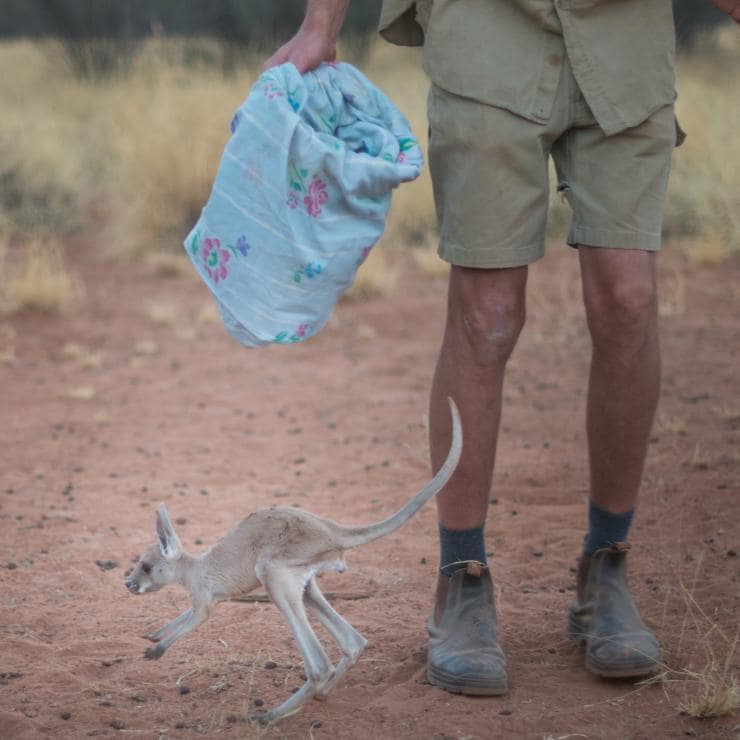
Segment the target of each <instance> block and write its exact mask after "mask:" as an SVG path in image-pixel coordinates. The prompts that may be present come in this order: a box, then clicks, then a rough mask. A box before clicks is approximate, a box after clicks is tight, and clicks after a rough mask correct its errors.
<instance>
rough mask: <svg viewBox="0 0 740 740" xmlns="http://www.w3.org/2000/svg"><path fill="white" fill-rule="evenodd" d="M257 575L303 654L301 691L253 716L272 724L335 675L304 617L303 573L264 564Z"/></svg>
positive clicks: (302, 570) (297, 706) (299, 569)
mask: <svg viewBox="0 0 740 740" xmlns="http://www.w3.org/2000/svg"><path fill="white" fill-rule="evenodd" d="M261 571H262V572H260V573H258V575H259V577H260V580H261V581H262V583H263V584H264V586H265V589H266V590H267V593H268V594H269V595H270V598H271V599H272V601H273V603H274V604H275V606H277V608H278V609H280V612H281V613H282V615H283V617H285V621H286V622H287V623H288V627H290V631H291V632H292V633H293V637H294V638H295V641H296V642H297V643H298V647H299V648H300V651H301V653H302V655H303V662H304V666H305V671H306V676H307V680H306V683H305V684H303V686H301V688H300V689H299V690H298V691H296V693H295V694H293V695H292V696H291V697H290V698H288V699H286V701H284V702H283V703H282V704H280V705H279V706H277V707H275V708H274V709H270V710H269V711H267V712H265V713H264V714H262V715H258V716H256V717H254V719H259V720H260V721H261V722H271V721H274V720H276V719H280V718H281V717H285V716H287V715H288V714H292V713H293V712H295V711H296V710H297V709H298V708H299V707H300V706H301V704H303V703H304V702H305V701H307V700H308V699H310V698H311V697H312V696H313V695H314V694H315V693H316V692H317V690H318V689H319V687H320V686H324V685H325V684H326V682H327V681H329V680H330V679H331V677H332V676H333V675H334V666H332V664H331V661H330V660H329V658H328V657H327V656H326V653H325V652H324V648H322V647H321V643H320V642H319V638H318V637H316V634H315V633H314V631H313V629H312V628H311V625H310V623H309V621H308V617H307V616H306V610H305V608H304V605H303V589H304V587H305V584H306V572H305V570H304V569H302V568H291V567H289V566H284V565H278V566H276V565H264V566H263V567H262V568H261Z"/></svg>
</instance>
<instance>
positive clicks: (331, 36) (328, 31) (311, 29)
mask: <svg viewBox="0 0 740 740" xmlns="http://www.w3.org/2000/svg"><path fill="white" fill-rule="evenodd" d="M349 2H350V0H309V3H308V7H307V8H306V17H305V18H304V20H303V23H302V24H301V27H300V28H299V29H298V33H297V34H296V35H295V36H293V38H292V39H291V40H290V41H288V42H287V43H286V44H284V45H283V46H281V47H280V48H279V49H278V50H277V51H276V52H275V53H274V54H273V55H272V56H271V57H270V58H269V59H268V60H267V61H266V62H265V63H264V64H263V65H262V69H263V71H264V70H266V69H270V67H276V66H277V65H278V64H283V63H284V62H292V63H293V64H294V65H295V66H296V68H297V69H298V71H299V72H300V73H301V74H303V73H304V72H308V71H309V70H312V69H314V67H318V66H319V64H321V62H333V61H334V60H335V59H336V56H337V36H338V35H339V30H340V29H341V27H342V23H343V21H344V15H345V13H346V12H347V6H348V5H349Z"/></svg>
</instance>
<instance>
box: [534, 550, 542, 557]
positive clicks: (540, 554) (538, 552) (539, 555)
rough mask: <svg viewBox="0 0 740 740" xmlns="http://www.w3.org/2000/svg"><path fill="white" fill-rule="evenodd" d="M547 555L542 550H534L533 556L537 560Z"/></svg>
mask: <svg viewBox="0 0 740 740" xmlns="http://www.w3.org/2000/svg"><path fill="white" fill-rule="evenodd" d="M544 554H545V553H544V552H542V550H532V555H534V556H535V557H536V558H541V557H542V556H543V555H544Z"/></svg>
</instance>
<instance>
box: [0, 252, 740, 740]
mask: <svg viewBox="0 0 740 740" xmlns="http://www.w3.org/2000/svg"><path fill="white" fill-rule="evenodd" d="M677 251H678V250H675V249H671V248H670V247H668V248H667V249H666V250H665V253H664V255H663V257H662V268H661V272H662V283H663V290H664V301H663V306H662V309H663V311H662V313H663V314H664V315H663V319H662V325H663V326H662V328H663V348H664V383H663V391H662V398H661V404H660V410H659V415H658V421H657V422H656V427H655V432H654V436H653V438H652V440H651V449H650V457H649V462H648V466H647V471H646V476H645V487H644V493H643V496H642V498H641V503H640V508H639V512H638V516H637V517H636V523H635V526H634V529H633V552H632V554H631V556H630V557H631V579H632V584H633V590H634V592H635V594H636V598H637V600H638V603H639V604H640V605H641V610H642V614H643V617H644V618H645V620H646V622H647V623H648V624H649V625H651V626H652V627H653V628H654V629H655V630H656V631H657V633H658V635H659V636H660V638H661V639H662V641H663V645H664V648H665V660H666V663H667V664H668V665H669V666H670V667H671V668H673V669H675V670H679V669H681V668H682V667H684V666H693V667H695V668H696V667H698V668H701V666H702V665H703V661H704V657H705V656H704V652H703V650H702V640H701V635H703V634H704V633H705V632H707V631H709V629H710V626H711V624H716V625H718V627H719V628H721V630H722V631H723V632H724V634H726V635H727V636H728V637H730V638H732V637H734V635H735V633H736V630H737V628H738V606H739V596H740V589H738V581H739V576H740V568H739V565H740V557H738V556H737V554H736V553H737V552H738V551H740V518H739V514H740V500H739V498H738V493H739V492H740V483H739V481H740V452H739V450H740V447H739V445H738V442H739V441H740V373H739V372H738V368H739V367H740V358H739V357H738V349H739V343H738V323H737V319H738V315H740V310H739V309H740V300H738V299H739V298H740V289H739V288H738V285H740V283H739V282H738V280H737V278H738V276H739V273H740V269H738V267H737V266H733V265H724V266H722V267H715V268H707V267H696V266H691V265H688V264H686V263H685V262H684V261H683V260H682V258H681V257H680V256H679V254H678V253H677ZM70 254H71V258H70V267H71V269H72V270H73V272H74V273H75V274H76V275H77V277H78V279H79V281H80V282H81V284H82V285H83V286H84V296H81V297H80V298H79V299H78V300H77V302H76V303H75V305H73V306H72V307H71V308H70V309H68V310H67V311H65V312H64V313H63V314H62V315H60V316H56V317H54V316H50V317H45V316H38V315H36V316H34V315H20V316H16V317H12V318H9V319H6V320H5V321H3V322H0V342H1V343H2V346H0V352H2V354H3V357H4V360H5V361H4V363H3V364H1V365H0V409H2V420H3V423H2V425H1V426H0V450H2V452H0V461H1V465H0V475H1V476H2V479H1V481H0V531H1V532H2V538H1V539H0V565H1V566H2V567H0V585H1V593H2V598H1V601H0V605H1V608H2V611H1V613H0V618H1V619H0V640H1V643H0V645H1V647H0V737H2V738H13V740H15V739H16V738H18V739H20V738H38V737H47V736H55V737H60V738H81V737H85V736H93V735H115V734H128V735H130V736H134V737H145V738H157V737H168V738H170V737H171V738H190V737H198V736H200V737H202V736H207V737H210V736H214V737H215V736H226V737H260V736H265V737H268V738H279V737H285V738H307V737H313V738H316V739H318V738H322V737H325V738H332V739H333V738H352V739H353V740H357V739H358V738H359V739H364V738H437V739H438V740H441V739H442V738H450V739H452V738H458V739H460V738H476V739H483V738H499V737H503V738H543V737H545V738H547V737H552V738H559V737H577V738H646V739H647V738H664V737H665V738H678V737H683V736H684V735H695V736H697V737H705V738H710V737H711V738H720V737H731V736H733V734H734V733H736V732H737V731H738V719H737V718H736V717H725V718H721V719H710V720H699V719H694V718H692V717H689V716H686V715H685V714H681V713H680V712H679V708H678V704H679V703H680V702H681V701H682V699H683V698H684V690H685V689H688V690H689V692H691V691H692V686H691V685H688V684H686V683H685V682H683V683H681V682H679V683H669V684H667V685H666V686H664V687H661V686H648V687H642V688H640V687H635V686H633V685H632V684H630V683H629V682H609V681H603V680H599V679H596V678H595V677H592V676H590V675H589V674H587V673H586V672H585V670H584V669H583V668H582V656H581V653H580V650H579V648H578V647H577V646H575V645H573V644H571V643H570V642H569V641H568V639H566V637H565V634H564V626H565V620H564V614H565V609H566V606H567V604H568V602H569V600H570V599H571V598H572V593H571V591H572V588H573V572H572V567H573V566H574V564H575V559H576V556H577V552H578V548H579V544H580V541H581V537H582V532H583V527H584V519H585V511H586V506H585V504H586V463H585V455H584V430H583V422H582V416H583V410H584V389H585V378H586V375H587V370H588V362H589V342H588V337H587V333H586V329H585V324H584V320H583V316H582V311H581V308H580V301H579V287H578V275H577V264H576V260H575V259H574V256H573V254H572V253H571V252H570V250H567V249H562V248H559V247H553V248H551V250H550V253H549V254H548V256H547V257H546V259H545V260H544V261H543V262H542V263H540V264H538V265H536V266H535V267H534V269H533V270H532V277H531V282H530V287H529V320H528V324H527V327H526V328H525V331H524V334H523V336H522V339H521V342H520V345H519V346H518V348H517V350H516V352H515V354H514V357H513V358H512V361H511V366H510V371H509V375H508V379H507V384H506V404H505V410H504V419H503V433H502V438H501V443H500V451H499V462H498V468H497V471H496V476H495V482H494V487H493V491H492V494H491V495H492V497H495V498H492V500H491V507H490V516H489V521H488V530H487V538H488V545H489V550H490V551H491V552H492V556H491V558H490V559H491V562H492V568H493V572H494V574H495V580H496V585H497V599H498V605H499V621H500V629H501V635H502V642H503V646H504V649H505V651H506V654H507V658H508V661H509V668H510V684H511V690H510V693H509V695H508V696H506V697H501V698H467V697H461V696H454V695H450V694H446V693H444V692H443V691H441V690H439V689H437V688H435V687H432V686H430V685H428V684H427V683H426V682H425V680H424V664H425V629H424V622H425V619H426V616H427V613H428V611H429V607H430V602H431V593H432V587H433V583H434V580H435V571H436V562H437V546H436V538H435V528H436V525H435V512H434V506H432V505H427V506H425V507H424V509H423V510H422V511H421V512H420V513H419V514H418V515H417V516H416V517H415V518H414V519H412V520H411V521H410V522H409V523H408V524H407V525H406V526H405V527H404V528H403V529H402V530H400V531H398V532H397V533H395V534H394V535H392V536H390V537H388V538H386V539H384V540H380V541H378V542H375V543H373V544H372V545H368V546H366V547H365V548H362V549H360V550H356V551H352V552H350V553H349V554H348V562H349V566H350V571H349V573H348V574H344V575H341V576H340V575H332V576H331V577H325V578H324V579H323V582H324V587H325V589H326V590H329V591H337V592H339V594H340V596H341V594H343V593H348V592H352V593H359V594H360V595H365V596H366V598H363V599H359V600H347V599H341V598H339V599H337V600H336V601H335V604H336V605H337V607H338V609H339V610H340V611H341V612H342V613H343V614H344V615H345V616H346V617H347V618H348V619H349V620H350V621H351V622H352V623H353V624H354V625H355V626H356V627H357V628H358V629H359V630H360V632H362V633H363V634H364V635H365V636H366V637H367V638H368V640H369V645H368V647H367V650H366V652H365V653H364V655H363V657H362V659H361V660H360V662H359V663H358V664H357V665H356V666H355V667H354V668H353V669H352V670H351V671H350V672H349V674H348V675H347V677H346V678H345V679H344V681H343V682H342V683H340V685H339V686H338V687H337V688H336V689H335V690H334V692H333V693H332V694H331V696H330V697H329V699H328V700H327V701H324V702H316V701H314V702H311V703H310V704H308V705H307V706H305V707H304V709H303V711H301V712H300V713H299V714H297V715H295V716H292V717H290V718H288V719H286V720H284V721H283V722H282V723H280V724H279V725H277V726H276V727H272V728H268V729H264V728H260V727H259V726H257V725H249V724H246V723H244V722H241V721H238V717H239V715H241V714H242V713H244V712H245V711H248V710H253V709H254V707H255V700H262V701H263V702H264V703H265V706H269V705H272V704H275V703H278V702H279V701H282V700H283V699H284V698H285V697H286V696H287V695H288V692H289V691H290V689H292V688H293V687H295V686H298V685H300V683H301V678H300V673H301V671H302V666H301V662H300V656H299V654H298V652H297V650H296V648H295V646H294V644H293V643H292V641H291V639H290V637H289V634H288V631H287V628H286V627H285V625H284V624H283V623H282V621H281V619H280V617H279V615H278V613H277V611H276V609H275V608H274V607H273V606H272V605H271V604H262V603H256V604H237V603H229V604H223V605H221V606H219V607H218V608H217V609H216V611H215V614H214V616H213V617H212V618H211V620H210V621H209V622H207V623H206V624H205V625H203V626H202V627H201V628H200V630H199V631H198V632H197V633H195V634H194V635H192V636H190V637H188V638H187V639H185V640H183V641H182V642H180V643H178V644H177V645H176V646H174V647H173V648H172V649H171V650H170V651H169V652H168V653H167V654H166V656H165V657H164V658H162V660H160V661H158V662H154V663H152V662H148V661H144V660H143V658H142V654H143V650H144V648H145V647H146V644H147V643H145V642H144V641H143V640H142V639H141V638H140V637H139V636H140V635H141V634H143V633H144V632H145V631H148V630H150V629H151V628H152V627H153V626H154V625H156V624H161V623H163V622H164V621H166V620H169V619H171V618H172V617H173V616H174V615H176V614H177V613H179V612H180V611H181V610H182V609H183V608H185V606H186V597H185V594H184V592H183V591H181V590H178V589H176V588H172V589H168V590H165V591H163V592H160V593H159V594H156V595H151V596H142V597H133V596H131V595H129V594H128V593H127V592H126V590H125V589H124V587H123V583H122V581H123V575H124V572H125V571H126V569H127V568H128V567H129V564H130V563H131V560H132V558H134V557H135V556H136V555H138V554H139V553H140V552H141V550H142V549H143V548H144V547H145V546H146V545H147V544H149V543H150V541H152V537H153V525H154V512H155V509H156V506H157V504H158V503H159V502H160V501H166V502H167V505H168V507H169V509H170V513H171V514H172V516H173V518H177V519H178V520H179V521H180V522H181V523H180V524H178V525H177V528H178V530H179V533H180V536H181V538H182V539H183V543H184V545H185V546H186V548H188V549H192V550H195V551H198V550H201V549H203V548H205V547H206V546H208V545H210V544H211V543H213V542H214V541H215V540H216V539H218V537H219V536H220V535H221V534H222V533H224V532H225V531H226V530H227V528H229V527H230V526H231V525H232V523H233V522H234V521H235V520H236V519H238V518H241V517H242V516H245V515H247V514H248V513H249V512H250V511H252V510H253V509H255V508H257V507H261V506H267V505H270V504H289V505H290V504H296V505H299V506H301V507H304V508H306V509H310V510H311V511H313V512H316V513H318V514H321V515H327V516H330V517H332V518H334V519H337V520H339V521H343V522H350V523H360V522H362V523H364V522H370V521H373V520H376V519H379V518H381V517H383V516H385V515H387V514H388V513H390V512H391V511H393V510H395V508H397V507H398V506H400V505H401V504H402V503H403V502H405V501H406V499H407V498H409V497H410V496H411V494H412V493H414V492H415V491H416V490H417V489H418V487H419V486H420V485H422V484H423V483H424V482H425V481H426V479H427V474H428V473H427V463H426V457H427V453H426V449H427V443H426V429H425V414H426V403H427V391H428V388H429V385H430V380H431V374H432V371H433V366H434V360H435V356H436V352H437V348H438V344H439V341H440V336H441V329H442V323H443V318H444V317H443V309H444V294H445V286H444V283H443V282H440V281H439V280H435V279H434V278H432V277H429V276H428V275H425V274H424V273H422V272H421V271H420V270H419V268H418V267H416V266H415V263H414V261H413V260H411V259H410V258H408V256H403V255H396V257H395V259H396V261H398V263H399V266H400V268H401V269H402V270H403V276H402V279H401V281H400V283H399V285H398V287H397V288H396V289H394V290H393V292H392V293H391V294H390V295H388V296H385V297H384V298H382V299H375V300H368V301H365V302H349V301H345V302H342V303H341V304H340V306H339V307H338V309H337V312H336V315H335V317H334V319H333V320H332V322H331V324H330V325H329V326H328V327H327V328H326V329H325V330H324V331H323V332H322V333H321V334H319V335H318V336H317V337H316V338H314V339H312V340H311V341H309V342H307V343H306V344H304V345H299V346H292V347H287V348H286V347H273V348H269V349H263V350H251V351H247V350H245V349H243V348H242V347H241V346H239V345H237V344H236V343H235V342H234V341H233V340H231V339H230V338H229V336H228V335H227V334H226V333H225V331H223V329H222V328H221V327H220V326H219V325H218V324H216V323H213V322H210V321H204V320H203V319H204V317H206V316H208V315H209V312H208V311H204V310H203V307H204V306H209V305H210V298H209V296H208V295H207V291H206V289H205V287H204V286H202V285H201V284H199V283H197V282H196V281H195V280H194V279H193V278H192V277H190V276H187V275H182V276H175V277H163V276H161V275H158V274H157V273H156V272H155V271H154V270H153V269H152V268H151V267H149V266H147V265H144V264H137V265H130V266H120V265H112V264H104V263H100V262H98V261H96V260H95V259H94V258H93V254H94V252H93V251H92V249H91V248H90V247H85V246H84V245H73V248H72V249H71V250H70ZM70 343H74V344H70ZM75 345H77V346H75ZM107 560H111V561H115V563H113V564H112V565H113V567H112V568H111V569H110V570H105V569H104V568H103V567H101V566H100V565H98V564H96V561H101V563H103V565H105V561H107ZM682 585H683V586H685V587H686V588H687V589H689V590H690V591H691V593H692V594H693V597H694V598H695V600H696V603H697V604H698V605H699V606H700V607H701V609H702V610H703V615H704V616H701V615H698V612H697V611H696V609H694V610H693V612H691V611H689V610H688V609H687V605H686V600H685V598H684V597H683V596H682V592H681V587H682ZM692 613H693V614H694V616H696V617H697V620H698V623H695V622H694V621H692V616H691V615H692ZM697 615H698V616H697ZM709 643H711V644H712V645H713V646H714V647H715V649H716V650H717V657H719V658H724V657H725V656H726V654H727V649H728V648H727V645H726V643H724V642H723V641H722V639H721V636H720V635H719V632H718V630H716V629H715V630H714V631H713V632H712V633H711V635H710V638H709ZM268 660H270V661H274V662H275V663H276V664H277V666H276V667H274V668H272V669H269V668H265V667H264V664H265V662H266V661H268ZM737 667H738V666H737V658H735V660H734V666H733V670H737ZM671 677H672V678H679V675H678V674H675V673H674V674H671ZM178 679H180V688H178V684H177V681H178ZM182 686H184V687H186V688H185V689H182Z"/></svg>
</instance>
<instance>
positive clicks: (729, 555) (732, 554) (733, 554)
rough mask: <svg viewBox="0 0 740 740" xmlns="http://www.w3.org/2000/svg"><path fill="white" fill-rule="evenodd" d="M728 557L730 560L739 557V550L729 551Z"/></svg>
mask: <svg viewBox="0 0 740 740" xmlns="http://www.w3.org/2000/svg"><path fill="white" fill-rule="evenodd" d="M727 557H728V558H734V557H737V550H732V549H730V550H728V551H727Z"/></svg>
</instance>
